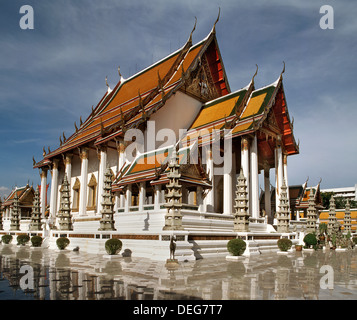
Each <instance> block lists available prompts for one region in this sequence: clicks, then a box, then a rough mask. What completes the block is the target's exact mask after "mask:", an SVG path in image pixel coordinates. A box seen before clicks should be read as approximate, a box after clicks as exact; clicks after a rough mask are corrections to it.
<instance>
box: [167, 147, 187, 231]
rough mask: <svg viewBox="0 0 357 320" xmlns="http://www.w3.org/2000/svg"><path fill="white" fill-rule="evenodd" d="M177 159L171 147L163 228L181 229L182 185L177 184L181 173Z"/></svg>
mask: <svg viewBox="0 0 357 320" xmlns="http://www.w3.org/2000/svg"><path fill="white" fill-rule="evenodd" d="M178 160H179V157H178V155H177V153H176V150H175V148H173V152H172V157H171V160H170V163H169V165H168V167H169V173H168V175H167V178H168V179H169V183H168V184H167V185H166V189H167V194H166V195H165V198H166V203H165V208H166V209H167V213H166V215H165V226H164V228H163V230H183V227H182V215H181V208H182V203H181V198H182V186H181V185H180V184H179V179H180V177H181V174H180V164H179V161H178Z"/></svg>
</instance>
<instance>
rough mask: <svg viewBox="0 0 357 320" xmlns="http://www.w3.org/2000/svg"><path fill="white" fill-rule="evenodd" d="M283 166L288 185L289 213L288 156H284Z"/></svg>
mask: <svg viewBox="0 0 357 320" xmlns="http://www.w3.org/2000/svg"><path fill="white" fill-rule="evenodd" d="M283 166H284V180H285V184H286V187H287V189H286V192H287V195H288V204H289V211H290V195H289V181H288V156H287V155H286V154H284V156H283Z"/></svg>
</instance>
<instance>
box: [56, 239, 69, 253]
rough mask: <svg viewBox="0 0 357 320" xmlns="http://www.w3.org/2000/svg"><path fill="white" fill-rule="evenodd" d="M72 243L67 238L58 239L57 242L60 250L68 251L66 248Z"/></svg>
mask: <svg viewBox="0 0 357 320" xmlns="http://www.w3.org/2000/svg"><path fill="white" fill-rule="evenodd" d="M69 243H70V241H69V239H68V238H66V237H62V238H58V239H57V241H56V244H57V247H58V249H60V250H64V249H66V247H67V246H68V245H69Z"/></svg>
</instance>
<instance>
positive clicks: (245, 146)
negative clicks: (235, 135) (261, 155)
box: [241, 137, 249, 151]
mask: <svg viewBox="0 0 357 320" xmlns="http://www.w3.org/2000/svg"><path fill="white" fill-rule="evenodd" d="M248 148H249V140H248V138H247V137H242V140H241V149H242V151H243V150H244V151H247V150H248Z"/></svg>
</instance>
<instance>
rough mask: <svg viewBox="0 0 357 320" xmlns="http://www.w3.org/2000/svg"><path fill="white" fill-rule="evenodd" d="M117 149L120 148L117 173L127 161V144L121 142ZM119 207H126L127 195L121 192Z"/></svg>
mask: <svg viewBox="0 0 357 320" xmlns="http://www.w3.org/2000/svg"><path fill="white" fill-rule="evenodd" d="M117 150H118V167H117V173H118V172H119V170H121V168H122V167H123V165H124V163H125V145H124V143H122V142H120V143H119V144H118V145H117ZM119 207H120V208H124V207H125V195H124V194H120V196H119Z"/></svg>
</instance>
